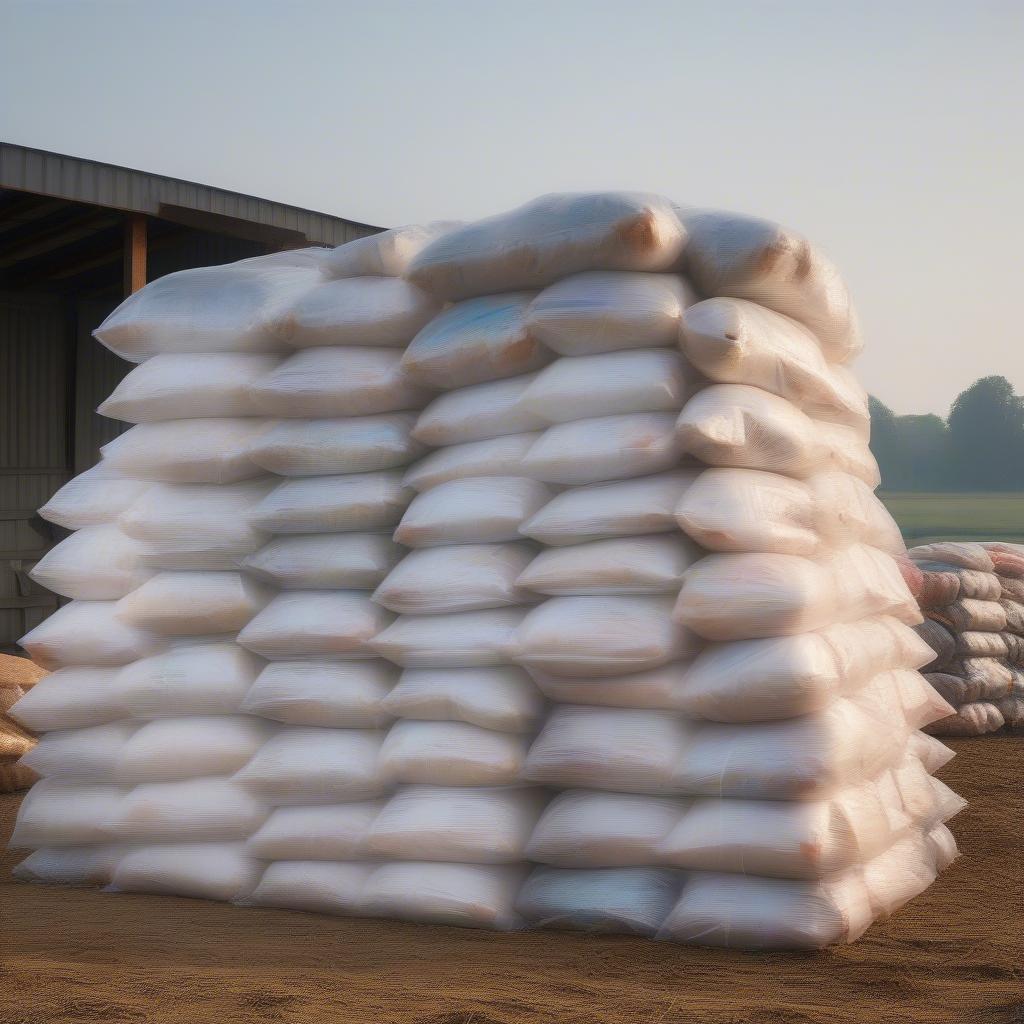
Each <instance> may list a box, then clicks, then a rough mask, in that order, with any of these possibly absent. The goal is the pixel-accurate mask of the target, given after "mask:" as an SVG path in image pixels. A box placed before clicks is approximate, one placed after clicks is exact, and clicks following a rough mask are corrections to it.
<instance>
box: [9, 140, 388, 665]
mask: <svg viewBox="0 0 1024 1024" xmlns="http://www.w3.org/2000/svg"><path fill="white" fill-rule="evenodd" d="M377 230H379V229H378V228H375V227H372V226H370V225H367V224H360V223H356V222H354V221H347V220H343V219H341V218H340V217H331V216H328V215H327V214H323V213H316V212H314V211H312V210H303V209H299V208H297V207H294V206H285V205H283V204H281V203H272V202H269V201H268V200H265V199H257V198H254V197H252V196H245V195H240V194H238V193H236V192H227V191H224V190H223V189H216V188H210V187H209V186H206V185H197V184H194V183H192V182H187V181H179V180H177V179H174V178H166V177H162V176H160V175H155V174H147V173H145V172H143V171H135V170H129V169H127V168H124V167H113V166H111V165H109V164H102V163H97V162H96V161H93V160H81V159H78V158H77V157H71V156H64V155H61V154H58V153H47V152H43V151H40V150H36V149H27V148H25V147H23V146H15V145H11V144H8V143H0V389H2V400H0V651H4V650H6V651H13V650H14V649H15V644H16V641H17V639H18V638H19V637H21V636H22V635H24V634H25V633H26V632H27V631H28V630H30V629H31V628H32V627H33V626H35V625H36V624H37V623H39V622H40V621H41V620H42V619H44V618H46V616H47V615H49V614H50V612H51V611H53V609H54V608H55V607H56V605H57V598H56V597H55V596H54V595H53V594H51V593H50V592H49V591H46V590H44V589H43V588H42V587H40V586H38V585H37V584H35V583H33V581H32V580H31V579H30V578H29V576H28V570H30V569H31V568H32V565H33V564H34V562H35V561H36V560H37V559H38V558H39V557H40V556H41V555H42V554H43V552H45V551H46V550H47V548H49V547H50V546H51V545H52V544H54V543H55V542H56V541H57V540H59V539H60V538H61V536H63V535H65V531H63V530H61V529H60V528H58V527H55V526H52V525H51V524H49V523H46V522H45V521H44V520H42V519H40V517H39V516H38V515H37V514H36V511H35V510H36V509H37V508H39V507H40V506H41V505H42V504H43V503H44V502H45V501H46V500H47V498H49V496H50V495H51V494H53V492H54V491H56V490H57V488H58V487H60V486H61V485H62V484H63V483H65V482H66V481H67V480H68V479H69V478H70V477H72V476H74V475H75V474H77V473H81V472H82V471H83V470H85V469H88V468H89V467H90V466H92V465H94V464H95V463H96V461H97V460H98V458H99V448H100V446H101V445H103V444H105V443H106V442H107V441H109V440H110V439H111V438H112V437H114V436H115V435H116V434H118V433H120V432H121V431H122V430H124V429H127V425H126V424H119V423H116V422H114V421H112V420H108V419H103V418H102V417H100V416H97V415H96V413H95V409H96V406H97V405H98V404H99V403H100V402H101V401H102V400H103V399H104V398H105V397H106V396H107V395H108V394H109V393H110V392H111V391H112V390H113V388H114V387H115V385H116V384H117V383H118V382H119V381H120V379H121V378H122V377H123V376H124V375H125V374H126V373H127V372H128V370H129V369H130V366H129V364H127V363H125V362H123V361H122V360H120V359H118V358H117V357H115V356H113V355H111V353H109V352H108V351H107V350H106V349H104V348H103V347H102V346H101V345H99V343H98V342H96V341H95V340H94V339H93V337H92V331H93V329H94V328H95V327H96V326H98V325H99V323H100V322H101V321H102V320H103V318H104V317H105V316H106V315H107V314H108V313H109V312H110V311H111V310H112V309H113V308H114V307H115V306H116V305H117V304H118V303H119V302H120V301H121V300H122V299H123V298H124V297H125V295H127V294H130V293H131V292H133V291H136V290H138V289H139V288H141V287H142V286H143V285H144V284H145V283H146V282H147V281H152V280H153V279H155V278H157V277H160V276H162V275H164V274H169V273H172V272H173V271H176V270H184V269H186V268H188V267H201V266H210V265H212V264H216V263H227V262H230V261H232V260H237V259H242V258H244V257H247V256H258V255H261V254H263V253H267V252H274V251H277V250H280V249H292V248H299V247H301V246H305V245H340V244H341V243H343V242H347V241H350V240H351V239H354V238H359V237H362V236H364V235H368V234H372V233H373V232H375V231H377Z"/></svg>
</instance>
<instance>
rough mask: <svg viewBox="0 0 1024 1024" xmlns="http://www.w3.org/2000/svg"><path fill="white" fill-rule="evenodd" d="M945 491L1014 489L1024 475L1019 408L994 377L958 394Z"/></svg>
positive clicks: (1022, 410) (1007, 386)
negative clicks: (951, 474) (951, 477)
mask: <svg viewBox="0 0 1024 1024" xmlns="http://www.w3.org/2000/svg"><path fill="white" fill-rule="evenodd" d="M949 450H950V461H951V466H952V469H953V472H954V477H955V479H954V481H953V482H952V485H951V486H950V488H949V489H950V490H963V491H1007V490H1019V489H1020V487H1021V482H1022V478H1021V473H1022V471H1024V404H1022V401H1021V399H1020V397H1018V396H1017V395H1015V394H1014V391H1013V385H1012V384H1011V383H1010V382H1009V381H1008V380H1007V379H1006V378H1005V377H999V376H993V377H982V378H981V379H980V380H977V381H975V382H974V383H973V384H972V385H971V386H970V387H969V388H967V389H966V390H964V391H962V392H961V393H960V394H959V396H958V397H957V399H956V401H955V402H954V403H953V407H952V409H951V410H950V413H949Z"/></svg>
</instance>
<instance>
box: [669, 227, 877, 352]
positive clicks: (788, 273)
mask: <svg viewBox="0 0 1024 1024" xmlns="http://www.w3.org/2000/svg"><path fill="white" fill-rule="evenodd" d="M680 218H681V220H682V223H683V225H684V227H685V230H686V233H687V240H686V251H685V254H684V263H685V269H686V272H687V274H688V275H689V276H690V277H691V278H692V280H693V282H694V283H695V284H696V286H697V288H698V289H699V290H700V291H701V292H702V293H703V294H704V295H729V296H733V297H735V298H740V299H749V300H751V301H752V302H756V303H758V304H759V305H762V306H767V307H768V308H769V309H774V310H776V311H777V312H779V313H784V314H785V315H787V316H791V317H793V319H795V320H799V321H800V322H801V323H803V324H805V325H806V326H807V327H809V328H810V329H811V330H812V331H813V332H814V334H815V336H816V337H817V339H818V341H819V342H820V343H821V345H822V348H823V349H824V351H825V353H826V355H827V356H828V357H829V359H831V360H833V361H835V362H840V363H843V362H849V361H850V360H851V359H853V358H854V357H855V356H856V355H857V354H858V353H859V352H860V350H861V347H862V345H863V342H862V340H861V337H860V331H859V329H858V325H857V317H856V314H855V312H854V309H853V306H852V303H851V301H850V296H849V293H848V292H847V289H846V285H845V284H844V283H843V279H842V277H841V276H840V275H839V271H838V270H837V269H836V268H835V266H834V265H833V264H832V262H831V261H830V260H829V259H828V258H827V257H826V256H825V255H824V254H823V253H822V252H821V251H820V250H818V249H817V248H816V247H814V246H813V245H811V243H810V242H808V241H807V239H805V238H803V237H801V236H800V235H798V234H796V233H795V232H793V231H789V230H788V229H786V228H783V227H780V226H779V225H778V224H773V223H771V222H770V221H766V220H760V219H758V218H756V217H749V216H746V215H744V214H737V213H725V212H721V211H714V210H685V211H682V212H681V214H680Z"/></svg>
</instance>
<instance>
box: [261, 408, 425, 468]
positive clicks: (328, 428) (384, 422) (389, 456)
mask: <svg viewBox="0 0 1024 1024" xmlns="http://www.w3.org/2000/svg"><path fill="white" fill-rule="evenodd" d="M415 422H416V417H415V415H414V414H412V413H408V412H405V413H402V412H398V413H390V414H388V415H381V416H356V417H352V418H345V419H326V420H282V421H280V422H278V423H275V424H274V425H273V426H272V427H270V428H269V429H268V430H267V431H266V432H264V433H262V434H260V435H259V436H258V437H257V438H256V439H255V440H254V441H253V443H252V445H251V446H250V450H249V454H250V456H251V458H252V459H253V461H254V462H256V463H257V464H258V465H259V466H262V467H263V468H264V469H265V470H267V471H268V472H270V473H276V474H277V475H278V476H328V475H330V474H332V473H373V472H375V471H377V470H380V469H396V468H397V467H399V466H404V465H406V464H408V463H410V462H412V460H413V459H414V458H416V456H417V455H419V454H420V453H421V452H422V451H423V446H422V445H420V444H419V443H417V442H416V441H414V440H413V439H412V436H411V431H412V428H413V424H414V423H415Z"/></svg>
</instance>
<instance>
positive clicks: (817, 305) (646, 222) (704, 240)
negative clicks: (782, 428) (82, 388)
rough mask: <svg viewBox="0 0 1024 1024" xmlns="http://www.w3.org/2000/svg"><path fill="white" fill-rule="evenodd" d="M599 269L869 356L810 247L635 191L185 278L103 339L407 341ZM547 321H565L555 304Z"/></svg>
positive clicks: (148, 346) (161, 348) (106, 330)
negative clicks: (681, 280)
mask: <svg viewBox="0 0 1024 1024" xmlns="http://www.w3.org/2000/svg"><path fill="white" fill-rule="evenodd" d="M593 271H631V272H646V273H650V272H660V273H673V274H684V275H685V276H686V278H687V279H688V280H689V281H690V282H692V284H693V286H694V287H695V288H696V291H697V293H698V294H697V295H696V296H692V295H680V296H678V299H679V302H678V303H677V305H678V306H679V310H678V311H679V312H681V308H682V306H684V305H689V304H691V303H692V302H693V301H695V300H696V298H698V297H712V296H725V297H732V298H737V299H745V300H749V301H751V302H755V303H757V304H758V305H760V306H763V307H766V308H767V309H769V310H773V311H775V312H776V313H778V314H781V315H782V316H784V317H788V318H791V319H792V320H795V321H797V322H798V323H800V324H802V325H804V327H805V328H807V329H809V330H810V331H811V332H813V334H814V335H815V336H816V338H817V340H818V342H819V343H820V345H821V348H822V351H823V352H824V354H825V355H826V357H827V358H828V359H829V360H830V361H831V362H834V363H846V362H849V361H850V360H851V359H853V358H854V357H855V356H856V355H857V354H858V353H859V351H860V349H861V339H860V334H859V330H858V327H857V322H856V317H855V314H854V312H853V308H852V305H851V303H850V298H849V295H848V293H847V290H846V287H845V285H844V283H843V281H842V279H841V277H840V276H839V273H838V272H837V270H836V269H835V267H834V266H833V265H832V263H831V262H830V261H829V260H828V259H827V258H826V257H825V256H824V255H822V253H820V252H819V251H818V250H817V249H815V248H814V247H813V246H812V245H811V244H810V243H809V242H808V241H807V240H806V239H804V238H803V237H801V236H799V235H797V234H795V233H793V232H790V231H788V230H786V229H784V228H781V227H779V226H778V225H776V224H773V223H771V222H768V221H763V220H759V219H757V218H753V217H748V216H744V215H741V214H732V213H720V212H714V211H703V210H691V209H684V208H680V207H677V206H675V205H674V204H672V203H671V202H669V201H668V200H666V199H663V198H660V197H657V196H649V195H643V194H635V193H580V194H565V195H550V196H544V197H542V198H540V199H537V200H534V201H533V202H531V203H528V204H526V205H525V206H522V207H520V208H518V209H516V210H513V211H511V212H509V213H505V214H501V215H499V216H496V217H490V218H487V219H485V220H481V221H477V222H475V223H473V224H468V225H458V224H451V223H437V224H429V225H426V226H421V227H413V228H399V229H396V230H393V231H387V232H383V233H381V234H376V235H371V236H368V237H367V238H363V239H359V240H357V241H356V242H352V243H349V244H347V245H344V246H342V247H340V248H338V249H333V250H331V249H303V250H297V251H294V252H284V253H276V254H274V255H272V256H264V257H257V258H254V259H249V260H242V261H241V262H239V263H234V264H230V265H228V266H220V267H204V268H199V269H195V270H187V271H182V272H180V273H177V274H171V275H168V276H167V277H163V278H160V279H159V280H157V281H155V282H153V283H152V284H150V285H149V286H148V287H147V288H145V289H143V290H142V291H140V292H137V293H136V294H135V295H133V296H131V297H130V298H129V299H128V300H127V301H126V302H124V303H123V304H122V305H121V306H119V307H118V309H117V310H115V311H114V312H113V313H112V314H111V315H110V316H109V317H108V318H107V319H106V320H105V321H104V323H103V324H102V325H101V326H100V327H99V329H98V330H97V332H96V336H97V338H98V339H99V340H100V341H101V342H102V343H103V344H104V345H106V346H107V347H108V348H110V349H111V350H112V351H114V352H116V353H117V354H118V355H120V356H122V357H124V358H125V359H127V360H129V361H131V362H142V361H144V360H146V359H148V358H150V357H151V356H154V355H157V354H160V353H163V352H204V351H205V352H217V351H219V352H230V351H245V352H266V351H279V350H282V349H286V348H288V347H308V346H311V345H344V344H352V345H361V346H380V345H394V346H400V345H404V344H405V343H407V342H408V341H409V340H410V339H411V338H412V337H413V336H414V335H415V334H417V333H418V332H419V331H420V330H421V329H422V328H423V327H424V326H426V324H427V323H428V322H429V321H430V320H432V319H433V318H434V317H435V316H436V315H437V314H438V313H439V312H440V311H441V309H442V307H443V305H444V304H445V303H447V302H461V301H462V300H466V299H472V298H475V297H479V296H485V295H493V294H497V293H502V292H516V291H525V290H534V289H541V288H547V287H548V286H549V285H551V284H553V283H554V282H556V281H560V280H561V279H563V278H566V277H570V276H572V275H578V274H582V273H587V272H593ZM374 277H376V278H377V279H378V280H377V281H375V282H373V283H371V282H370V281H368V280H367V279H368V278H374ZM351 278H359V282H358V284H355V283H353V284H348V283H347V282H348V280H349V279H351ZM339 309H345V310H346V317H347V319H346V320H342V319H341V318H339V316H338V310H339ZM538 315H543V316H547V317H548V318H549V319H550V318H557V315H558V309H557V306H549V307H548V308H547V309H546V310H541V311H539V314H538ZM645 344H649V342H647V343H645ZM563 354H576V353H563ZM525 369H526V368H524V369H521V370H519V371H518V372H525ZM449 386H451V385H449Z"/></svg>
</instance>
